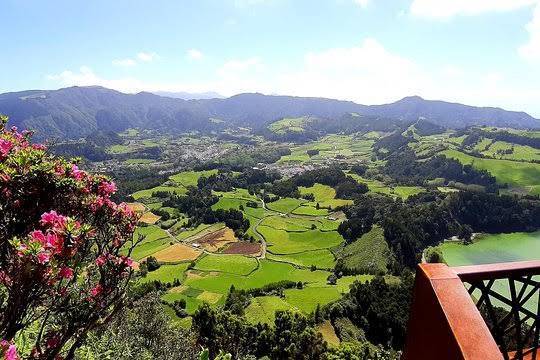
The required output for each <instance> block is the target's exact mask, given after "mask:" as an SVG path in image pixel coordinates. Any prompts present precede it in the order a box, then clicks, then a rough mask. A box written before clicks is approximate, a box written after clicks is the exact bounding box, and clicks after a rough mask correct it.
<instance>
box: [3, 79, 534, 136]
mask: <svg viewBox="0 0 540 360" xmlns="http://www.w3.org/2000/svg"><path fill="white" fill-rule="evenodd" d="M0 113H2V114H6V115H8V116H9V117H10V124H11V125H15V126H18V127H20V128H27V129H32V130H35V132H36V135H37V136H38V137H39V138H42V139H44V138H61V139H65V138H67V139H76V138H80V137H83V136H86V135H88V134H90V133H92V132H94V131H96V130H106V131H122V130H125V129H127V128H141V129H155V130H162V131H186V130H201V131H206V130H212V129H215V128H216V127H223V126H225V127H226V126H242V127H251V128H260V127H262V126H266V125H267V124H268V123H270V122H273V121H276V120H278V119H281V118H284V117H299V116H304V115H310V116H316V117H319V118H323V119H327V121H332V120H333V119H336V118H338V117H341V116H343V115H344V114H347V113H357V114H359V115H365V116H371V117H373V116H378V117H381V118H393V119H397V120H403V121H416V120H418V119H425V120H427V121H429V122H432V123H434V124H437V125H440V126H443V127H445V128H454V129H458V128H464V127H468V126H473V125H479V126H481V125H487V126H497V127H511V128H518V129H527V128H540V121H539V120H538V119H535V118H533V117H532V116H530V115H528V114H527V113H525V112H515V111H506V110H503V109H500V108H493V107H475V106H468V105H462V104H457V103H449V102H444V101H432V100H425V99H422V98H420V97H418V96H411V97H406V98H404V99H401V100H399V101H396V102H394V103H391V104H384V105H361V104H357V103H354V102H351V101H341V100H334V99H326V98H310V97H293V96H275V95H263V94H258V93H246V94H239V95H235V96H232V97H229V98H210V99H192V100H184V99H181V98H177V97H172V96H171V94H169V96H159V95H156V94H152V93H148V92H141V93H138V94H124V93H121V92H118V91H115V90H111V89H106V88H103V87H98V86H89V87H69V88H63V89H59V90H28V91H21V92H10V93H4V94H0ZM216 119H219V120H221V121H215V120H216ZM358 119H359V120H358V121H362V116H359V117H358Z"/></svg>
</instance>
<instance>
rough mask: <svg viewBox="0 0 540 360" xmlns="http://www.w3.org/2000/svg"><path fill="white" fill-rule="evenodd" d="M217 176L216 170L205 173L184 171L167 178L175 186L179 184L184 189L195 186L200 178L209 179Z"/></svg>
mask: <svg viewBox="0 0 540 360" xmlns="http://www.w3.org/2000/svg"><path fill="white" fill-rule="evenodd" d="M214 174H217V170H205V171H184V172H181V173H178V174H175V175H172V176H170V177H169V179H170V180H172V181H174V182H175V183H177V184H181V185H183V186H184V187H188V186H197V181H198V180H199V178H200V177H202V176H205V177H209V176H210V175H214Z"/></svg>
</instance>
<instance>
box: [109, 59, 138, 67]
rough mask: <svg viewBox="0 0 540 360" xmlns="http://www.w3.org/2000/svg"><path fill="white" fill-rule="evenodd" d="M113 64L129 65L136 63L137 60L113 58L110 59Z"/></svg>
mask: <svg viewBox="0 0 540 360" xmlns="http://www.w3.org/2000/svg"><path fill="white" fill-rule="evenodd" d="M112 64H113V65H114V66H122V67H131V66H135V65H137V62H136V61H135V60H133V59H129V58H128V59H115V60H113V61H112Z"/></svg>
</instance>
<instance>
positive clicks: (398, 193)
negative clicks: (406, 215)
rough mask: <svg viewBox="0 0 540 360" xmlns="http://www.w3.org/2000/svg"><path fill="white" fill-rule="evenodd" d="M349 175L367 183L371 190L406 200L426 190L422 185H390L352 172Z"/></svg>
mask: <svg viewBox="0 0 540 360" xmlns="http://www.w3.org/2000/svg"><path fill="white" fill-rule="evenodd" d="M348 175H350V176H352V177H353V178H354V179H355V180H356V181H358V182H359V183H364V184H366V185H367V186H368V188H369V191H371V192H376V193H379V194H386V195H390V196H394V197H400V198H402V199H404V200H405V199H407V198H408V197H409V196H412V195H416V194H419V193H421V192H423V191H425V189H424V188H423V187H420V186H390V185H386V184H384V183H383V182H381V181H378V180H373V179H366V178H363V177H361V176H359V175H357V174H354V173H350V174H348Z"/></svg>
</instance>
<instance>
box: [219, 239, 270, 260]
mask: <svg viewBox="0 0 540 360" xmlns="http://www.w3.org/2000/svg"><path fill="white" fill-rule="evenodd" d="M223 253H224V254H239V255H251V256H259V255H260V254H261V244H259V243H250V242H247V241H238V242H235V243H232V244H229V246H227V248H226V249H225V250H223Z"/></svg>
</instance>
